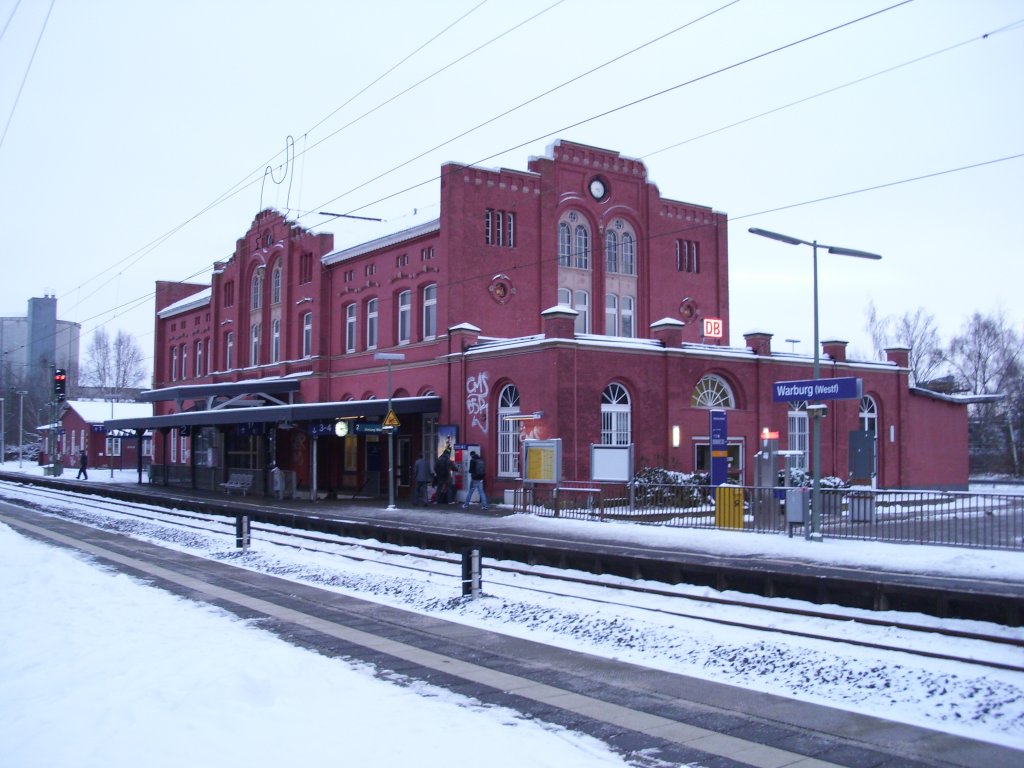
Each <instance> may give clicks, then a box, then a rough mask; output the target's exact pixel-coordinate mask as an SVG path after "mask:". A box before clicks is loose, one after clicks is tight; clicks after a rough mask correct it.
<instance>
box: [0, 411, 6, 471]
mask: <svg viewBox="0 0 1024 768" xmlns="http://www.w3.org/2000/svg"><path fill="white" fill-rule="evenodd" d="M6 463H7V401H6V400H5V399H4V398H2V397H0V464H6Z"/></svg>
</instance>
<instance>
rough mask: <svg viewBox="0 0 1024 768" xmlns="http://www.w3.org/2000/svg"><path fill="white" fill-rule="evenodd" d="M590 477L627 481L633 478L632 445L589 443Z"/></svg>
mask: <svg viewBox="0 0 1024 768" xmlns="http://www.w3.org/2000/svg"><path fill="white" fill-rule="evenodd" d="M590 479H591V480H607V481H609V482H618V483H628V482H629V481H630V480H632V479H633V446H632V444H630V445H596V444H593V443H591V445H590Z"/></svg>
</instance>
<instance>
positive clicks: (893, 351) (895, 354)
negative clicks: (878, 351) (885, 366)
mask: <svg viewBox="0 0 1024 768" xmlns="http://www.w3.org/2000/svg"><path fill="white" fill-rule="evenodd" d="M885 357H886V359H887V360H888V361H889V362H890V363H896V365H898V366H899V367H900V368H909V367H910V347H886V350H885Z"/></svg>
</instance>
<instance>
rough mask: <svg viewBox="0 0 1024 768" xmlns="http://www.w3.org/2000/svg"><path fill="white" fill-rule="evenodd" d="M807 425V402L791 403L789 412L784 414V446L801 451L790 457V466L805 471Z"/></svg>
mask: <svg viewBox="0 0 1024 768" xmlns="http://www.w3.org/2000/svg"><path fill="white" fill-rule="evenodd" d="M808 427H809V424H808V418H807V403H806V402H803V403H791V404H790V410H789V413H788V414H786V447H787V448H788V449H789V450H790V451H800V452H801V453H800V454H799V455H797V456H793V457H792V458H793V463H792V464H791V465H790V466H792V467H794V468H795V469H800V470H803V471H804V472H807V471H808V469H809V467H810V462H809V461H808V453H809V448H810V441H809V439H808V432H809V429H808Z"/></svg>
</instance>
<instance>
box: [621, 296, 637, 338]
mask: <svg viewBox="0 0 1024 768" xmlns="http://www.w3.org/2000/svg"><path fill="white" fill-rule="evenodd" d="M621 304H622V306H621V307H620V308H619V313H620V325H621V327H622V335H623V336H625V337H626V338H628V339H631V338H633V337H634V336H636V326H635V325H634V324H633V297H632V296H623V297H622V301H621Z"/></svg>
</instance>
